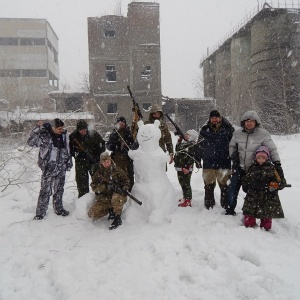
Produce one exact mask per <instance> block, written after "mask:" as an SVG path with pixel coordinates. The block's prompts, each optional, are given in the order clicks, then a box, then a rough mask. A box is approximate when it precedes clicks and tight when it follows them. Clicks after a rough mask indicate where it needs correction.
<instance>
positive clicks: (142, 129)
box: [137, 120, 161, 150]
mask: <svg viewBox="0 0 300 300" xmlns="http://www.w3.org/2000/svg"><path fill="white" fill-rule="evenodd" d="M159 125H160V121H158V120H155V121H154V124H146V125H144V122H143V121H139V122H138V126H139V131H138V134H137V140H138V142H139V145H140V147H141V148H144V149H146V148H147V149H149V150H150V149H154V148H155V147H159V144H158V142H159V139H160V137H161V131H160V129H159Z"/></svg>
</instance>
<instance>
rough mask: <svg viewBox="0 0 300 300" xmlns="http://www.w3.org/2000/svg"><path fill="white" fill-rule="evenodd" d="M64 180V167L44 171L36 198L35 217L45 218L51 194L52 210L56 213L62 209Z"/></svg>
mask: <svg viewBox="0 0 300 300" xmlns="http://www.w3.org/2000/svg"><path fill="white" fill-rule="evenodd" d="M65 178H66V166H62V168H61V169H58V170H54V171H53V170H47V169H46V170H45V172H43V174H42V179H41V190H40V194H39V198H38V203H37V208H36V215H38V216H45V215H46V211H47V209H48V205H49V201H50V196H51V195H52V194H53V209H54V211H55V212H56V213H58V212H60V211H61V210H62V209H63V204H62V197H63V193H64V185H65Z"/></svg>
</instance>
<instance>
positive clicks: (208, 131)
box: [196, 110, 234, 209]
mask: <svg viewBox="0 0 300 300" xmlns="http://www.w3.org/2000/svg"><path fill="white" fill-rule="evenodd" d="M233 131H234V128H233V127H232V125H231V124H230V123H229V121H228V120H226V119H225V118H224V117H221V115H220V113H219V112H218V111H217V110H213V111H211V112H210V115H209V120H208V122H207V124H206V125H204V126H203V127H202V129H201V130H200V136H202V137H203V138H204V140H203V141H202V142H201V144H200V148H201V151H200V152H201V157H196V159H197V160H198V161H200V160H201V158H202V160H203V173H202V177H203V181H204V189H205V196H204V205H205V207H206V208H207V209H210V208H213V207H214V205H215V204H216V202H215V197H214V189H215V187H216V181H217V182H218V185H219V187H220V189H221V201H220V204H221V206H222V207H224V208H225V207H226V195H227V190H228V181H229V179H230V173H231V160H230V156H229V142H230V140H231V138H232V134H233Z"/></svg>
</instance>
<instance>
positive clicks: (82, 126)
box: [76, 119, 88, 130]
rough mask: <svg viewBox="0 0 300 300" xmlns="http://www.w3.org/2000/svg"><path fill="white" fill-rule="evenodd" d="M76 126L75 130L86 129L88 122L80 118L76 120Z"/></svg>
mask: <svg viewBox="0 0 300 300" xmlns="http://www.w3.org/2000/svg"><path fill="white" fill-rule="evenodd" d="M76 128H77V130H82V129H87V128H88V124H87V122H86V121H84V120H82V119H80V120H79V121H78V122H77V125H76Z"/></svg>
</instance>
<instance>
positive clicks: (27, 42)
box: [20, 38, 45, 46]
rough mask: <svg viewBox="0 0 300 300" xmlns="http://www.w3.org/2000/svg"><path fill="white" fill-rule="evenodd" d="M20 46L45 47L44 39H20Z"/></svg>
mask: <svg viewBox="0 0 300 300" xmlns="http://www.w3.org/2000/svg"><path fill="white" fill-rule="evenodd" d="M20 45H22V46H45V39H40V38H21V41H20Z"/></svg>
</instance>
